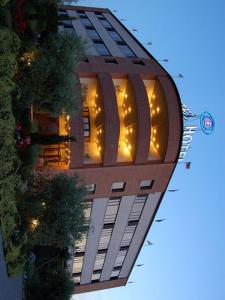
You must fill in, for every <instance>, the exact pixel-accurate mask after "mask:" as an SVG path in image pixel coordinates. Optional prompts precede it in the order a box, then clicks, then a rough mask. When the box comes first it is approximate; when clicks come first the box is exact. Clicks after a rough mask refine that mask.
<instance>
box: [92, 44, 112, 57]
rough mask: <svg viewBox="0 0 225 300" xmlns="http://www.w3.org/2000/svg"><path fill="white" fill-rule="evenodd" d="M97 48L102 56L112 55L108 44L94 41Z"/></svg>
mask: <svg viewBox="0 0 225 300" xmlns="http://www.w3.org/2000/svg"><path fill="white" fill-rule="evenodd" d="M94 44H95V49H96V51H97V52H98V54H99V55H101V56H109V55H111V54H110V52H109V50H108V49H107V48H106V46H105V45H104V44H103V43H102V42H97V41H94Z"/></svg>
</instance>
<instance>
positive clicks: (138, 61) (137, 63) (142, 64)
mask: <svg viewBox="0 0 225 300" xmlns="http://www.w3.org/2000/svg"><path fill="white" fill-rule="evenodd" d="M132 61H133V64H135V65H141V66H144V65H145V64H144V62H143V61H142V60H136V59H135V60H132Z"/></svg>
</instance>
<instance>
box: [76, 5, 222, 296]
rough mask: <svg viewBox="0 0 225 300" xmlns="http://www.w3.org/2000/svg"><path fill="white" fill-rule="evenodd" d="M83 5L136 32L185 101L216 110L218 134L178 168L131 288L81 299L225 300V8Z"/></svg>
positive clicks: (198, 138)
mask: <svg viewBox="0 0 225 300" xmlns="http://www.w3.org/2000/svg"><path fill="white" fill-rule="evenodd" d="M79 5H86V6H97V7H107V8H110V9H112V10H117V12H116V13H115V14H116V15H117V16H118V17H119V18H124V19H126V20H127V21H124V24H125V26H127V28H128V29H130V30H132V28H137V29H138V32H135V36H136V37H137V38H138V39H139V40H140V41H141V42H142V43H143V44H146V43H147V42H149V41H152V46H147V49H148V50H149V51H150V52H151V53H152V55H153V56H155V57H156V58H158V59H164V58H166V59H169V63H163V66H164V67H165V68H166V69H167V71H169V73H170V74H174V75H176V74H178V73H181V74H183V76H184V78H183V79H175V81H176V84H177V87H178V90H179V93H180V96H181V99H182V102H183V103H185V104H186V105H187V106H188V107H189V108H190V110H191V111H192V112H193V113H196V114H200V113H201V112H203V111H209V112H210V113H211V114H212V115H213V117H214V119H215V121H216V128H215V131H214V133H213V134H212V135H211V136H206V135H204V134H203V133H201V132H196V133H195V134H194V136H193V141H192V148H191V149H190V151H189V152H188V154H187V157H186V159H187V160H188V161H191V162H192V165H191V169H190V170H185V169H184V166H183V165H182V164H179V165H178V166H177V168H176V171H175V173H174V176H173V178H172V180H171V182H170V185H169V188H175V189H179V191H178V192H176V193H169V192H167V193H166V194H165V197H164V200H163V202H162V205H161V207H160V209H159V211H158V214H157V217H160V218H161V217H162V218H166V221H164V222H162V223H154V224H153V226H152V228H151V230H150V232H149V234H148V239H149V240H151V241H152V242H153V243H154V245H153V246H151V247H143V249H142V251H141V253H140V255H139V258H138V260H137V262H138V263H144V266H142V267H140V268H137V267H136V268H134V269H133V271H132V273H131V276H130V280H132V281H135V283H133V284H128V285H127V286H126V287H122V288H115V289H111V290H106V291H99V292H92V293H88V294H85V295H82V296H76V297H75V299H80V300H86V299H88V300H97V299H98V300H103V299H104V300H115V299H123V300H128V299H129V300H134V299H135V300H136V299H139V298H141V299H142V300H145V299H146V300H147V299H153V300H190V299H191V300H212V299H215V300H224V299H225V285H224V278H225V257H224V253H225V234H224V233H225V218H224V212H225V200H224V199H225V182H224V178H225V176H224V165H225V163H224V153H225V146H224V144H225V143H224V136H225V126H224V122H223V121H222V120H223V118H224V115H225V105H224V99H225V37H224V28H225V18H224V12H225V1H223V0H221V1H220V0H217V1H212V0H207V1H203V0H197V1H196V0H189V1H180V0H166V1H165V0H157V1H150V0H139V1H135V0H133V1H128V0H127V1H126V0H123V1H122V0H104V1H103V0H90V1H89V0H81V1H79Z"/></svg>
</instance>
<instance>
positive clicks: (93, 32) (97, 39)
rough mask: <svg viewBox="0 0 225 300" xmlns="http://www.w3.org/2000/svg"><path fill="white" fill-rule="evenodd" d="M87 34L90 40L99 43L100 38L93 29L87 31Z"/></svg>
mask: <svg viewBox="0 0 225 300" xmlns="http://www.w3.org/2000/svg"><path fill="white" fill-rule="evenodd" d="M87 33H88V35H89V37H90V38H91V39H92V40H95V41H100V40H101V38H100V36H99V34H98V33H97V31H96V30H95V29H87Z"/></svg>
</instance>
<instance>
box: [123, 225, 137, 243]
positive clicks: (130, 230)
mask: <svg viewBox="0 0 225 300" xmlns="http://www.w3.org/2000/svg"><path fill="white" fill-rule="evenodd" d="M135 229H136V225H133V226H127V227H126V228H125V231H124V235H123V238H122V241H121V245H120V246H121V248H122V249H123V247H126V246H129V245H130V243H131V240H132V238H133V235H134V232H135Z"/></svg>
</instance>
